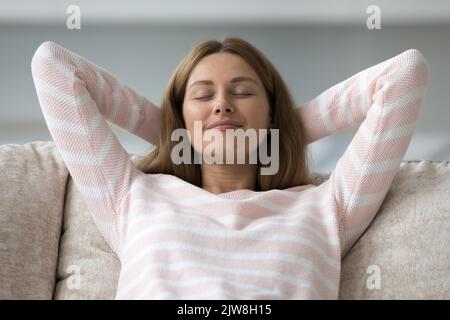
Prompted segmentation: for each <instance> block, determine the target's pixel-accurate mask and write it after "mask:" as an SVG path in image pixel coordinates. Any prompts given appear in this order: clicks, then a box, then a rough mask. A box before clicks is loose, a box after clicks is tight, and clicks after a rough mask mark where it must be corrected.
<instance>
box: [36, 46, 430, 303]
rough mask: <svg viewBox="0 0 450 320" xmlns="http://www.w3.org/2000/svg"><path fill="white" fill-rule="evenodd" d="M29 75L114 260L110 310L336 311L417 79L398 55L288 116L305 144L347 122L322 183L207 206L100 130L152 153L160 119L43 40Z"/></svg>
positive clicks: (410, 112) (225, 198) (411, 53)
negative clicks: (310, 302)
mask: <svg viewBox="0 0 450 320" xmlns="http://www.w3.org/2000/svg"><path fill="white" fill-rule="evenodd" d="M31 70H32V76H33V81H34V84H35V87H36V92H37V96H38V99H39V103H40V106H41V108H42V111H43V114H44V118H45V121H46V123H47V125H48V128H49V131H50V134H51V136H52V138H53V140H54V142H55V145H56V147H57V149H58V151H59V153H60V154H61V157H62V159H63V160H64V162H65V164H66V166H67V168H68V170H69V173H70V174H71V176H72V178H73V180H74V182H75V184H76V186H77V188H78V189H79V191H80V192H81V194H82V196H83V198H84V200H85V203H86V205H87V208H88V210H89V212H90V214H91V215H92V217H93V219H94V221H95V224H96V226H97V227H98V229H99V231H100V233H101V235H102V236H103V237H104V239H105V241H106V242H107V244H108V245H109V246H110V248H111V249H112V250H113V251H114V252H115V253H116V254H117V256H118V257H119V259H120V261H121V272H120V276H119V282H118V287H117V292H116V297H115V298H116V299H337V298H338V291H339V280H340V265H341V259H342V257H344V256H345V254H346V253H347V252H348V250H349V249H350V248H351V247H352V245H353V244H354V243H355V241H356V240H357V239H358V237H359V236H360V235H361V234H362V233H363V232H364V230H365V229H366V228H367V227H368V225H369V223H370V222H371V221H372V219H373V218H374V216H375V215H376V213H377V211H378V209H379V208H380V205H381V204H382V202H383V200H384V198H385V195H386V193H387V191H388V189H389V188H390V185H391V183H392V180H393V178H394V176H395V175H396V172H397V170H398V169H399V167H400V163H401V161H402V159H403V156H404V154H405V152H406V150H407V148H408V145H409V143H410V140H411V137H412V133H413V129H414V126H415V124H416V122H417V120H418V116H419V113H420V108H421V104H422V100H423V97H424V95H425V93H426V90H427V83H428V77H429V65H428V62H427V61H426V60H425V58H424V57H423V55H422V54H421V53H420V51H418V50H416V49H409V50H407V51H404V52H402V53H400V54H398V55H396V56H394V57H393V58H390V59H388V60H386V61H384V62H381V63H378V64H376V65H374V66H371V67H369V68H367V69H365V70H363V71H360V72H358V73H356V74H354V75H353V76H351V77H350V78H348V79H346V80H344V81H342V82H340V83H338V84H336V85H334V86H332V87H330V88H329V89H327V90H326V91H324V92H323V93H321V94H320V95H318V96H317V97H316V98H314V99H312V100H310V101H308V102H306V103H304V104H303V105H301V106H300V107H299V108H297V111H298V116H299V117H300V119H301V121H302V123H303V124H304V126H305V128H306V132H307V141H308V143H312V142H314V141H316V140H318V139H320V138H322V137H325V136H328V135H331V134H333V133H335V132H336V131H337V130H340V129H343V128H347V127H350V126H354V125H357V124H359V128H358V130H357V132H356V134H355V135H354V137H353V139H352V141H351V143H350V145H349V146H348V147H347V149H346V150H345V152H344V154H343V155H342V156H341V158H340V159H339V160H338V162H337V164H336V167H335V169H334V170H333V171H332V172H331V174H330V176H329V179H328V180H326V181H325V182H323V183H322V184H320V185H317V186H316V185H302V186H297V187H293V188H289V189H285V190H279V189H273V190H269V191H263V192H261V191H251V190H235V191H231V192H226V193H222V194H213V193H210V192H208V191H206V190H204V189H202V188H199V187H197V186H194V185H192V184H190V183H188V182H186V181H184V180H182V179H179V178H177V177H175V176H172V175H167V174H144V173H143V172H142V171H140V170H139V169H137V168H136V167H135V165H134V164H133V162H132V161H131V159H130V155H129V154H128V153H127V152H126V151H125V150H124V149H123V147H122V146H121V145H120V143H119V141H118V140H117V139H116V137H115V136H114V134H113V132H112V130H111V129H110V127H109V125H108V123H107V120H108V121H110V122H112V123H114V124H116V125H118V126H119V127H121V128H123V129H125V130H127V131H128V132H130V133H132V134H135V135H136V136H138V137H141V138H143V139H145V140H146V141H148V142H150V143H152V144H157V143H158V137H159V127H158V123H157V122H158V113H159V108H158V107H157V106H155V105H154V104H153V103H152V102H150V101H148V100H147V99H146V98H144V97H143V96H141V95H139V94H138V93H137V92H136V91H135V90H133V89H132V88H131V87H129V86H127V85H126V84H125V83H123V82H121V81H120V80H119V79H117V77H115V76H114V75H113V74H111V73H109V72H108V71H107V70H105V69H103V68H101V67H99V66H97V65H95V64H94V63H92V62H90V61H88V60H86V59H84V58H83V57H81V56H79V55H77V54H75V53H73V52H71V51H69V50H67V49H65V48H63V47H62V46H60V45H58V44H57V43H55V42H51V41H46V42H44V43H42V44H41V45H40V46H39V47H38V49H37V50H36V52H35V53H34V55H33V58H32V60H31Z"/></svg>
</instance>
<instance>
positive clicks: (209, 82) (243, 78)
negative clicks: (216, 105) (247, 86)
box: [189, 76, 258, 88]
mask: <svg viewBox="0 0 450 320" xmlns="http://www.w3.org/2000/svg"><path fill="white" fill-rule="evenodd" d="M241 81H251V82H253V83H254V84H256V85H258V82H257V81H256V80H255V79H253V78H250V77H243V76H241V77H235V78H233V79H231V81H230V82H231V83H236V82H241ZM199 84H205V85H213V84H214V82H212V81H211V80H197V81H195V82H194V83H193V84H191V86H190V87H189V88H191V87H193V86H194V85H199Z"/></svg>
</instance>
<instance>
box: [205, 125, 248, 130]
mask: <svg viewBox="0 0 450 320" xmlns="http://www.w3.org/2000/svg"><path fill="white" fill-rule="evenodd" d="M238 128H242V126H237V125H233V124H222V125H217V126H214V127H211V128H208V130H213V129H216V130H220V131H225V130H226V129H238Z"/></svg>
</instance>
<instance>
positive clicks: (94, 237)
mask: <svg viewBox="0 0 450 320" xmlns="http://www.w3.org/2000/svg"><path fill="white" fill-rule="evenodd" d="M59 252H60V253H59V262H58V269H57V273H56V278H57V283H56V288H55V296H54V298H55V299H114V296H115V292H116V287H117V281H118V275H119V272H120V261H119V259H118V258H117V256H116V254H115V253H114V252H113V251H112V250H111V249H110V248H109V247H108V245H107V244H106V241H105V240H104V239H103V237H102V236H101V234H100V232H99V231H98V229H97V227H96V225H95V223H94V220H93V219H92V218H91V215H90V213H89V211H88V210H87V206H86V204H85V202H84V200H83V198H82V197H81V193H80V192H79V191H78V188H77V187H76V185H75V184H74V181H73V180H72V178H71V177H70V178H69V182H68V185H67V192H66V206H65V211H64V224H63V233H62V236H61V243H60V250H59Z"/></svg>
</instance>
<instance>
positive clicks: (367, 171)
mask: <svg viewBox="0 0 450 320" xmlns="http://www.w3.org/2000/svg"><path fill="white" fill-rule="evenodd" d="M347 154H348V156H349V159H350V160H351V162H352V165H353V166H354V167H355V168H356V170H355V171H356V172H357V173H359V174H360V175H371V174H380V173H385V172H390V171H393V170H397V169H398V168H399V166H400V163H401V161H402V158H396V159H388V160H381V161H377V162H375V163H368V162H367V161H366V162H362V161H361V160H360V159H359V158H358V156H357V154H356V153H355V151H354V148H353V146H349V147H348V149H347Z"/></svg>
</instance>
